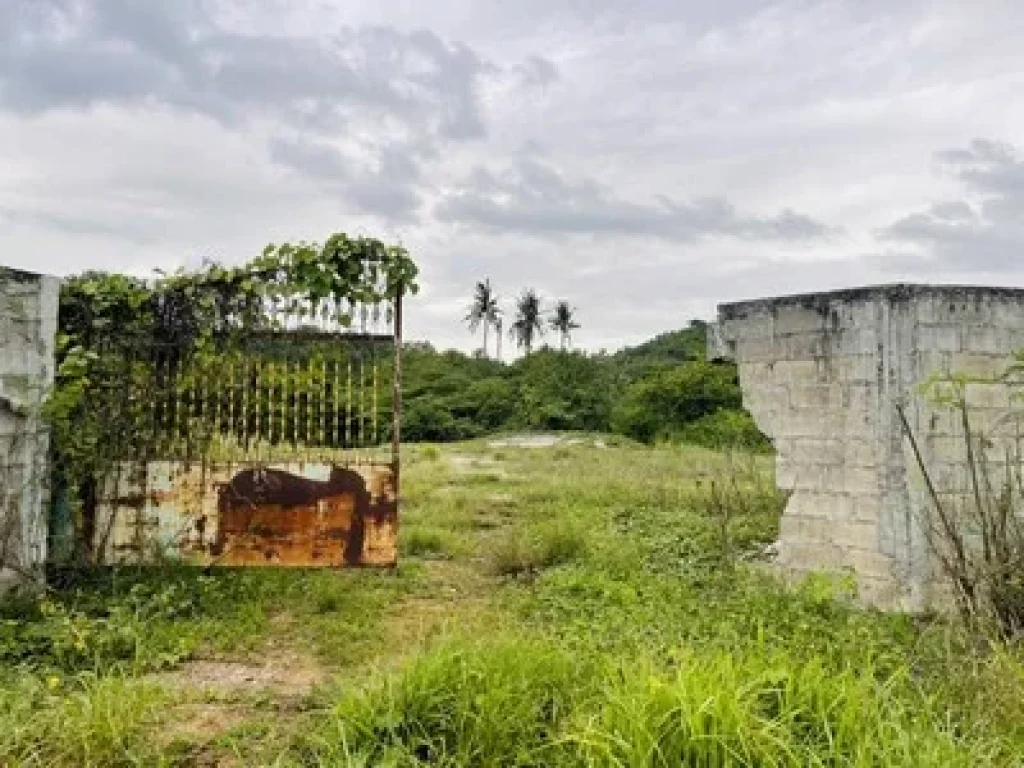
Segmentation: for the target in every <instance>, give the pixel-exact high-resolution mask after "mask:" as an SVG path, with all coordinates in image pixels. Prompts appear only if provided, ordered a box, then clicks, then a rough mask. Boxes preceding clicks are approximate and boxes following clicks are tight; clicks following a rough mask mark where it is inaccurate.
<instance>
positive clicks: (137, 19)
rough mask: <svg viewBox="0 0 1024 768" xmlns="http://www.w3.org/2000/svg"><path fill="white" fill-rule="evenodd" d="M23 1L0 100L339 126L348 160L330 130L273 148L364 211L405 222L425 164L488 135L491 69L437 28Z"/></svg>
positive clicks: (31, 111)
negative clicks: (228, 19)
mask: <svg viewBox="0 0 1024 768" xmlns="http://www.w3.org/2000/svg"><path fill="white" fill-rule="evenodd" d="M13 2H14V5H13V6H12V7H9V8H6V9H5V10H0V19H2V21H0V40H2V41H3V42H4V44H3V46H2V50H0V109H3V110H6V111H7V112H10V113H14V114H24V115H40V114H45V113H48V112H51V111H54V110H86V109H88V108H90V107H94V106H97V105H121V106H129V107H140V106H146V105H158V106H164V107H169V108H172V109H174V110H177V111H180V112H184V113H191V114H196V115H201V116H204V117H207V118H211V119H213V120H215V121H217V122H218V123H220V124H222V125H224V126H225V127H228V128H229V129H233V130H234V129H239V128H242V127H244V126H245V125H246V124H248V123H251V122H252V121H253V120H254V119H261V118H265V119H269V120H271V121H273V122H276V123H277V124H278V125H282V126H288V127H290V128H291V129H292V130H294V131H301V132H302V133H303V134H313V135H314V136H316V137H323V138H324V139H326V138H333V137H335V136H337V135H339V134H340V135H343V136H344V137H345V139H346V141H347V143H348V146H347V147H346V152H347V154H346V155H345V156H344V157H342V156H338V157H333V156H332V154H331V151H330V150H329V149H328V144H326V143H325V142H324V141H323V140H322V139H321V138H313V139H305V138H303V139H301V140H295V141H292V142H290V143H289V142H287V141H285V140H281V139H276V140H272V141H271V143H270V144H269V146H268V150H269V154H270V156H271V158H272V159H273V160H275V161H280V162H282V163H284V164H286V165H288V166H290V167H291V168H292V169H293V170H297V171H300V172H303V173H307V174H309V176H310V177H311V178H312V179H314V180H320V181H322V180H323V179H324V178H325V176H329V175H334V176H336V177H337V181H338V184H337V190H338V191H339V192H341V193H343V194H345V195H346V199H347V202H348V203H349V205H350V207H351V208H353V209H354V210H356V211H359V212H366V213H374V214H379V215H382V216H384V217H386V218H395V217H398V218H408V217H409V216H410V215H411V214H412V212H413V211H414V210H415V208H416V207H417V206H418V201H419V191H418V190H417V189H416V188H415V187H416V185H417V184H418V183H419V182H420V181H421V180H422V174H421V173H420V163H421V162H422V160H423V159H424V158H425V157H428V156H430V154H431V153H432V152H436V151H437V149H439V148H440V147H442V146H444V145H445V144H447V143H450V142H465V141H469V140H474V139H481V138H483V137H484V136H485V135H486V130H485V124H484V118H483V115H482V111H481V104H480V99H479V97H478V94H477V91H478V81H479V80H480V78H481V77H482V76H483V75H484V74H485V73H486V72H488V71H489V65H488V64H486V63H485V62H484V61H483V60H482V59H481V58H480V57H478V56H477V55H476V54H475V53H474V52H473V51H471V50H470V49H469V48H468V47H466V46H464V45H461V44H452V43H447V42H445V41H443V40H441V39H440V38H439V37H438V36H437V35H435V34H433V33H432V32H428V31H415V32H410V33H405V32H398V31H395V30H393V29H390V28H385V27H379V26H378V27H363V28H358V29H351V28H344V27H343V28H338V29H336V30H333V31H332V32H331V34H330V35H328V36H324V37H316V38H311V37H300V36H285V35H283V34H282V35H277V36H271V35H268V34H260V33H255V32H251V33H250V32H246V33H243V32H239V31H237V30H234V29H231V28H229V27H227V26H226V25H225V24H223V23H221V22H220V21H219V20H218V17H217V15H216V13H215V11H217V10H218V9H220V8H222V4H218V3H213V2H204V1H202V0H176V1H175V2H151V0H77V1H76V0H13ZM531 66H533V67H534V68H536V66H537V65H536V63H532V64H531ZM538 76H539V75H538ZM410 135H415V137H416V139H415V142H413V141H410V140H409V138H408V136H410ZM405 151H408V153H409V156H408V157H407V158H403V157H402V156H401V155H402V153H403V152H405Z"/></svg>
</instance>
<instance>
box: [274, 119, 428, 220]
mask: <svg viewBox="0 0 1024 768" xmlns="http://www.w3.org/2000/svg"><path fill="white" fill-rule="evenodd" d="M269 146H270V157H271V159H272V160H273V161H274V162H276V163H279V164H281V165H286V166H289V167H290V168H292V169H294V170H296V171H298V172H299V173H301V174H304V175H306V176H308V177H310V178H313V179H316V180H318V181H320V182H322V183H323V184H324V185H325V186H326V188H327V189H328V190H332V191H333V192H335V193H337V194H339V195H340V196H342V197H343V198H344V199H345V200H346V201H348V202H349V203H350V204H352V205H354V206H355V208H356V209H357V210H358V211H361V212H364V213H375V214H377V215H380V216H384V217H387V218H390V219H400V220H411V219H412V218H414V217H415V214H416V211H417V209H418V208H419V207H420V203H421V200H422V196H421V194H420V192H419V186H420V181H421V178H422V172H421V164H420V160H419V158H418V157H417V152H416V151H415V150H414V149H406V148H403V147H385V148H383V149H382V150H380V152H379V153H378V154H377V157H376V158H375V161H374V163H373V164H372V165H371V166H370V167H367V165H366V164H365V163H364V162H363V161H361V160H360V159H359V158H352V157H349V156H346V155H345V153H344V152H342V151H341V150H339V149H338V148H337V147H336V146H334V145H332V144H330V143H328V142H325V141H316V140H312V139H305V138H302V137H301V136H299V137H295V138H284V137H280V136H278V137H274V138H272V139H271V140H270V145H269Z"/></svg>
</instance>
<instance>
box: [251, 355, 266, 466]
mask: <svg viewBox="0 0 1024 768" xmlns="http://www.w3.org/2000/svg"><path fill="white" fill-rule="evenodd" d="M262 368H263V361H262V360H261V359H260V358H259V357H257V358H256V359H255V360H254V361H253V368H252V394H253V399H254V400H255V401H256V402H255V406H256V407H255V408H254V409H253V411H254V413H253V418H252V422H253V423H252V434H253V438H254V439H255V440H256V457H257V461H258V460H259V455H260V448H261V446H262V444H263V433H262V429H263V419H261V418H260V417H261V416H262V415H263V377H262V376H261V375H260V374H261V373H262V370H261V369H262Z"/></svg>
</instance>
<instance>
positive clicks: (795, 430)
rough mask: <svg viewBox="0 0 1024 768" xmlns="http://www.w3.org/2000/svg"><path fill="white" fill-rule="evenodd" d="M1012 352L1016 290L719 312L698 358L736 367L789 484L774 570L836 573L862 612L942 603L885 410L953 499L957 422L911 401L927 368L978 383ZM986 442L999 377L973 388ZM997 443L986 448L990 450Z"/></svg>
mask: <svg viewBox="0 0 1024 768" xmlns="http://www.w3.org/2000/svg"><path fill="white" fill-rule="evenodd" d="M1022 347H1024V289H1004V288H984V287H952V286H925V285H891V286H879V287H867V288H856V289H850V290H842V291H833V292H829V293H815V294H803V295H795V296H785V297H780V298H771V299H760V300H754V301H745V302H738V303H733V304H724V305H721V306H719V309H718V323H717V324H716V325H715V326H712V327H711V329H710V330H709V355H713V356H717V357H722V358H728V359H733V360H735V361H736V362H737V364H738V367H739V375H740V383H741V386H742V389H743V398H744V404H745V405H746V407H747V408H748V409H749V410H750V412H751V413H752V414H753V416H754V419H755V420H756V421H757V424H758V426H759V427H760V428H761V430H762V431H763V432H764V433H765V434H766V435H767V436H768V437H769V438H771V440H772V442H773V444H774V445H775V448H776V454H777V458H776V462H777V482H778V485H779V487H780V488H783V489H787V490H791V491H792V494H791V496H790V499H789V503H788V505H787V507H786V510H785V512H784V514H783V518H782V523H781V533H780V541H779V561H778V562H779V564H780V565H781V566H782V568H783V569H784V570H785V571H787V572H788V573H791V574H794V575H799V574H803V573H807V572H810V571H826V572H850V573H853V574H854V575H855V576H856V578H857V582H858V586H859V589H860V595H861V598H862V600H863V601H864V602H866V603H868V604H871V605H876V606H879V607H883V608H890V609H902V610H921V609H924V608H926V607H929V606H930V605H932V604H934V603H935V602H936V597H937V596H939V595H941V594H942V585H941V583H940V580H939V579H938V578H937V576H938V573H937V569H936V567H935V560H934V557H933V555H932V551H931V547H930V545H929V543H928V540H927V537H926V531H927V521H928V520H929V519H932V518H930V517H929V516H930V515H932V514H933V513H932V511H931V504H930V501H929V497H928V495H927V493H926V489H925V487H924V484H923V482H922V478H921V476H920V473H919V472H918V470H917V467H916V463H915V461H914V459H913V456H912V454H911V452H910V448H909V441H908V440H907V439H906V436H905V430H904V429H903V428H902V425H901V421H900V417H899V410H898V409H897V406H898V405H900V404H902V405H903V407H904V411H905V413H906V415H907V418H908V420H909V422H910V426H911V429H912V430H913V432H914V434H915V435H916V436H917V437H918V439H919V441H920V443H921V446H922V449H923V452H924V456H925V461H926V464H927V466H928V468H929V472H930V473H931V474H932V475H933V477H935V479H936V482H937V485H938V487H939V490H940V492H942V493H946V494H952V495H953V496H960V497H963V495H964V491H965V490H966V488H967V486H966V485H965V482H964V480H965V475H966V468H967V465H966V456H965V453H966V451H965V447H964V441H963V434H962V429H961V426H960V424H959V422H958V420H957V419H956V418H953V417H952V414H950V413H948V412H944V411H943V410H942V409H940V408H936V407H935V406H934V405H933V404H931V403H930V402H929V401H928V400H927V399H926V398H924V397H923V396H921V394H920V393H919V385H920V384H922V383H923V382H925V381H926V380H927V379H928V378H929V376H931V375H932V374H935V373H943V372H946V373H959V372H964V373H968V374H971V375H975V376H979V377H986V376H987V377H992V376H994V375H997V374H999V373H1001V372H1002V371H1004V370H1005V368H1006V366H1007V364H1008V363H1009V362H1010V360H1011V354H1012V353H1013V352H1014V351H1015V350H1017V349H1020V348H1022ZM969 394H970V398H969V400H970V403H971V406H972V409H973V411H974V413H975V414H976V418H977V419H978V426H979V428H980V429H983V430H985V431H986V432H988V434H990V436H992V437H993V438H994V439H996V440H997V442H998V440H999V439H1000V434H998V433H999V430H1000V429H1003V430H1004V432H1005V433H1004V434H1002V437H1003V438H1008V437H1009V432H1008V431H1005V430H1006V429H1007V425H1009V424H1010V423H1011V422H1013V420H1014V417H1015V416H1016V414H1015V413H1014V411H1013V409H1011V408H1010V396H1009V392H1008V389H1007V386H1006V385H1005V384H1004V383H996V382H990V383H978V384H977V385H972V389H971V391H970V393H969ZM996 447H997V448H998V446H996Z"/></svg>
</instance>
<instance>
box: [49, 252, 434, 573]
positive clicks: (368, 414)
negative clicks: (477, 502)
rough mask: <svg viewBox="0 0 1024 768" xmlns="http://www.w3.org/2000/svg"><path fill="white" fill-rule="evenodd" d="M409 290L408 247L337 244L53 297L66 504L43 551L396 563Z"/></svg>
mask: <svg viewBox="0 0 1024 768" xmlns="http://www.w3.org/2000/svg"><path fill="white" fill-rule="evenodd" d="M414 278H415V267H414V266H413V265H412V263H411V261H410V260H409V259H408V257H407V256H406V255H405V252H404V251H403V250H402V249H399V248H392V247H387V246H384V245H382V244H381V243H379V242H377V241H374V240H368V239H358V240H354V239H349V238H347V237H345V236H344V235H337V236H335V237H333V238H331V239H330V240H329V241H328V242H327V244H326V245H324V246H319V245H305V244H303V245H300V246H281V247H280V248H272V249H268V250H267V251H266V252H265V253H264V255H263V257H261V259H258V260H256V261H255V262H253V263H252V264H250V265H247V266H245V267H242V268H235V269H225V268H222V267H219V266H213V267H208V268H206V269H205V270H202V271H201V272H199V273H197V274H192V275H177V276H173V277H169V278H163V279H162V280H159V281H156V282H155V283H150V284H142V283H140V282H139V281H133V280H130V279H127V278H122V277H117V276H98V277H97V276H85V277H84V278H82V279H80V280H79V281H78V282H77V283H76V282H72V283H70V284H68V285H66V286H65V290H64V293H63V294H62V301H61V318H60V325H61V329H62V332H64V334H65V338H63V339H62V341H63V347H64V348H63V350H62V352H61V356H62V358H63V359H62V361H61V367H60V371H61V376H60V378H59V381H58V398H57V399H56V402H57V407H58V408H61V407H63V408H64V409H65V410H67V411H69V412H68V413H64V414H58V416H59V417H61V418H58V419H55V422H57V423H62V424H64V425H66V426H67V427H68V429H66V430H65V429H58V430H57V433H58V434H57V435H56V438H57V460H58V461H57V469H58V481H59V483H60V485H61V487H63V488H64V489H65V491H66V493H65V494H64V498H65V499H67V500H69V503H66V504H64V505H63V507H62V510H63V514H58V515H56V517H55V520H54V523H53V525H51V530H52V532H53V538H54V541H53V542H52V546H51V551H54V552H55V553H57V556H58V558H61V557H62V558H63V559H65V560H67V559H70V558H77V559H78V560H79V561H83V560H84V561H85V562H87V563H90V564H114V563H129V562H135V563H138V562H152V561H154V560H156V559H161V558H167V557H170V558H173V559H183V560H185V561H187V562H192V563H196V564H203V565H257V564H258V565H282V566H345V565H349V566H351V565H390V564H393V563H394V562H395V561H396V553H397V548H396V538H397V530H398V484H399V441H400V423H401V396H400V392H401V390H400V381H401V379H400V377H401V341H402V297H403V294H404V293H405V292H406V291H408V290H410V286H412V287H413V288H414V282H413V281H414ZM61 388H63V389H64V392H61V391H60V390H61ZM61 397H63V401H62V400H61ZM75 417H77V419H78V421H79V423H80V424H82V426H83V428H84V433H80V432H76V430H75V428H74V422H75Z"/></svg>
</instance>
